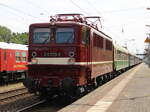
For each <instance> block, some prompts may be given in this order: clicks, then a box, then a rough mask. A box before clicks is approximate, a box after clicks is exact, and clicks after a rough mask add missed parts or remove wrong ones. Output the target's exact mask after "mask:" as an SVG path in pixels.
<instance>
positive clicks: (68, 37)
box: [56, 28, 74, 44]
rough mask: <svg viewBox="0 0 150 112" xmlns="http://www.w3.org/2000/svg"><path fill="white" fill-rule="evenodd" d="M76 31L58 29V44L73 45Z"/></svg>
mask: <svg viewBox="0 0 150 112" xmlns="http://www.w3.org/2000/svg"><path fill="white" fill-rule="evenodd" d="M73 42H74V29H73V28H57V29H56V43H60V44H61V43H62V44H63V43H64V44H65V43H73Z"/></svg>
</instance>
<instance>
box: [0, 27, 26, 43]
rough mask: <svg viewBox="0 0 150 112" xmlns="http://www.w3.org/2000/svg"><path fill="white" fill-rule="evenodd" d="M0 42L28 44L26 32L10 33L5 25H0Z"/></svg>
mask: <svg viewBox="0 0 150 112" xmlns="http://www.w3.org/2000/svg"><path fill="white" fill-rule="evenodd" d="M0 42H7V43H17V44H28V33H27V32H24V33H12V32H11V30H10V29H8V28H7V27H4V26H0Z"/></svg>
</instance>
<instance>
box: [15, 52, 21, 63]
mask: <svg viewBox="0 0 150 112" xmlns="http://www.w3.org/2000/svg"><path fill="white" fill-rule="evenodd" d="M15 56H16V62H20V61H21V56H20V52H16V54H15Z"/></svg>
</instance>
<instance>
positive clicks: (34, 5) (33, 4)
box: [24, 0, 50, 15]
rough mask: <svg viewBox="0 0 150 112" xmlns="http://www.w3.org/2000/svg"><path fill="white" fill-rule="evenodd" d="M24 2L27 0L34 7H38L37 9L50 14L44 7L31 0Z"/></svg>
mask: <svg viewBox="0 0 150 112" xmlns="http://www.w3.org/2000/svg"><path fill="white" fill-rule="evenodd" d="M24 2H26V3H27V4H30V5H32V6H33V7H35V8H37V9H42V10H43V11H44V12H45V13H47V14H48V15H49V14H50V13H49V12H48V11H46V10H45V9H44V8H43V7H41V6H39V5H37V4H35V3H33V2H31V1H30V0H24Z"/></svg>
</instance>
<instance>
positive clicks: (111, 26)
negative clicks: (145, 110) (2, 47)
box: [0, 0, 150, 53]
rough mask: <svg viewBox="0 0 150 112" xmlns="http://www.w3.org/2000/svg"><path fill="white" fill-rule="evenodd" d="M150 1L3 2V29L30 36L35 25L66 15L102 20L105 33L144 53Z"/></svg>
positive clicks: (0, 7)
mask: <svg viewBox="0 0 150 112" xmlns="http://www.w3.org/2000/svg"><path fill="white" fill-rule="evenodd" d="M147 7H150V0H0V25H2V26H6V27H8V28H9V29H11V31H12V32H20V33H21V32H28V30H29V25H30V24H32V23H41V22H49V17H50V16H52V15H55V14H62V13H81V14H84V15H85V16H100V17H101V21H102V29H101V30H102V31H103V32H105V33H106V34H107V35H109V36H111V37H112V38H113V40H114V42H115V43H117V44H119V45H122V46H126V45H127V47H128V49H129V50H130V51H131V52H133V53H142V52H143V51H144V48H145V43H144V40H145V39H146V37H147V33H148V32H150V28H149V27H146V26H145V25H150V10H146V8H147Z"/></svg>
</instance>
